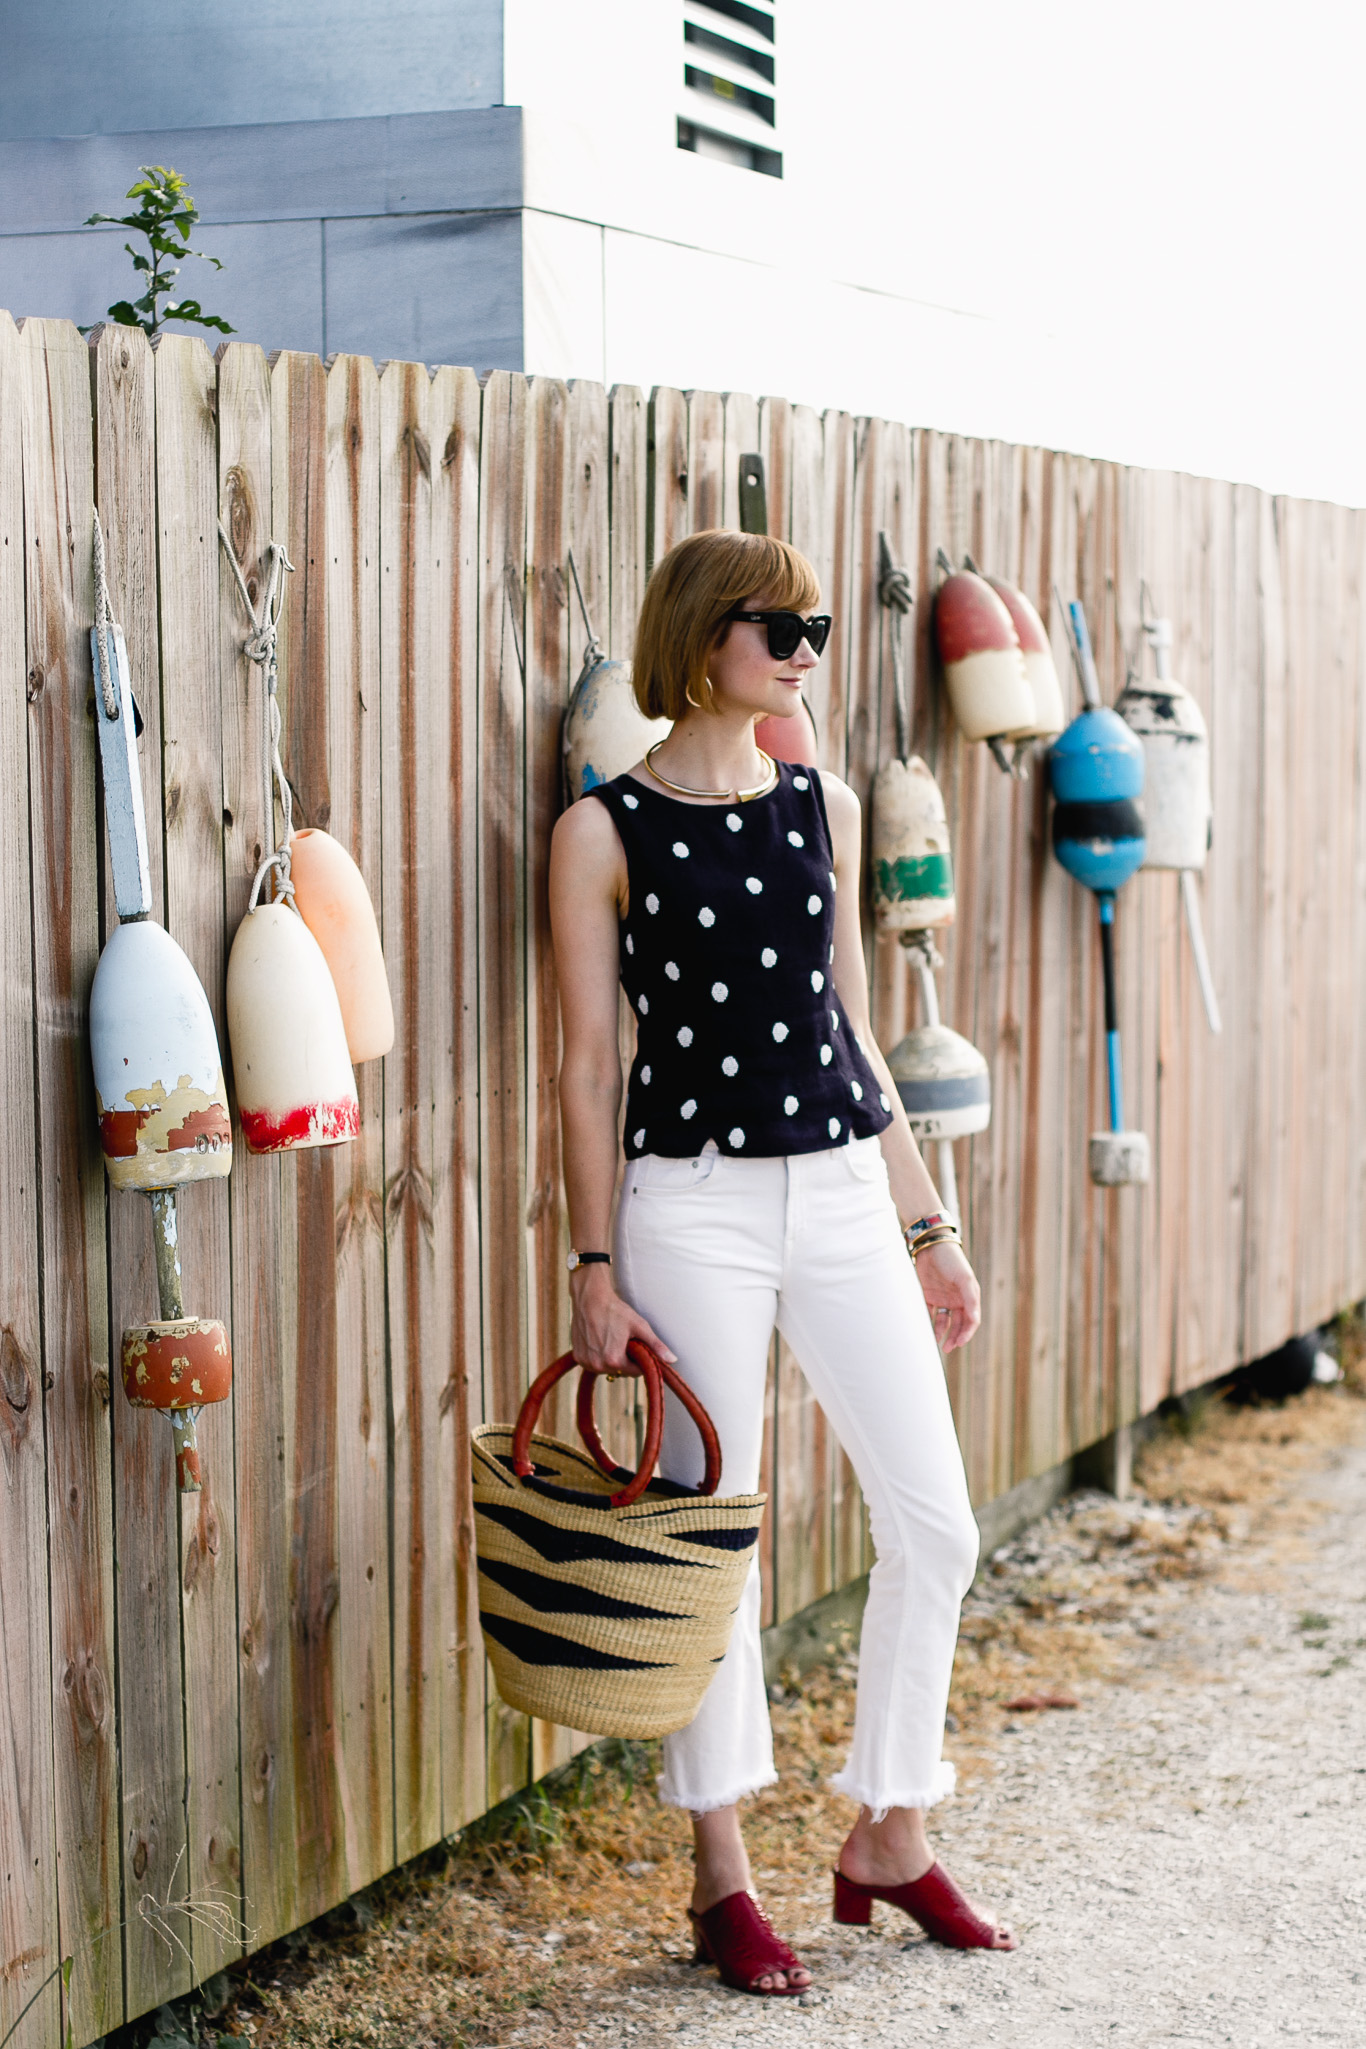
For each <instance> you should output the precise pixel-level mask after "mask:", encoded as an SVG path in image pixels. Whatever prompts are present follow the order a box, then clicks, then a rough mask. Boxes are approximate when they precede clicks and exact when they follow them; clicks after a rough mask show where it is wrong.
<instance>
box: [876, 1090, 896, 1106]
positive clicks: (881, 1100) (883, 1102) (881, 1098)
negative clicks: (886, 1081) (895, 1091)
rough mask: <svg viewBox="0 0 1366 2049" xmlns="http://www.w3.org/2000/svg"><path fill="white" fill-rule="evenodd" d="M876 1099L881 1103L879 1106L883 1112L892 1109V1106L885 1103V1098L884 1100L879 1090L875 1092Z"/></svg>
mask: <svg viewBox="0 0 1366 2049" xmlns="http://www.w3.org/2000/svg"><path fill="white" fill-rule="evenodd" d="M877 1099H878V1101H879V1102H880V1103H881V1105H882V1107H883V1109H884V1110H890V1109H891V1107H892V1106H891V1104H890V1103H889V1102H888V1101H887V1098H886V1096H884V1095H883V1093H882V1090H881V1089H879V1090H878V1092H877Z"/></svg>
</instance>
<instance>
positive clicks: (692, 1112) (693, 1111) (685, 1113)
mask: <svg viewBox="0 0 1366 2049" xmlns="http://www.w3.org/2000/svg"><path fill="white" fill-rule="evenodd" d="M678 1114H679V1116H680V1117H682V1118H683V1119H684V1121H685V1122H686V1121H687V1119H688V1118H689V1117H695V1116H696V1115H697V1105H696V1103H695V1102H694V1101H693V1099H692V1097H691V1096H689V1097H688V1100H687V1102H686V1103H680V1104H679V1106H678Z"/></svg>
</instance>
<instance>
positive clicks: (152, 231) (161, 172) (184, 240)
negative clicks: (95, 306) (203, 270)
mask: <svg viewBox="0 0 1366 2049" xmlns="http://www.w3.org/2000/svg"><path fill="white" fill-rule="evenodd" d="M139 169H140V170H141V172H142V176H141V178H139V180H138V182H137V184H136V185H134V186H133V187H132V188H131V190H130V191H129V192H128V193H127V194H126V195H125V196H126V197H127V198H129V199H136V200H137V201H138V210H137V212H136V213H124V214H116V213H92V214H91V216H90V218H89V220H88V221H87V222H86V224H85V225H86V226H87V227H88V228H93V227H97V226H101V225H103V224H105V223H107V224H108V225H109V226H111V227H115V228H128V229H131V231H132V232H133V233H134V234H135V235H142V236H144V237H145V238H146V241H147V253H146V254H145V255H144V253H143V252H142V250H140V249H135V248H134V247H133V244H132V243H131V242H125V243H124V245H123V246H124V248H125V249H126V250H127V251H128V254H129V255H130V256H131V257H132V259H133V268H134V269H135V270H136V271H139V272H140V273H141V275H142V277H143V278H144V279H145V280H146V285H147V289H146V291H145V292H144V293H143V295H142V297H141V298H140V299H120V300H118V301H117V303H116V304H115V305H113V306H111V307H110V308H109V315H108V317H109V319H110V320H112V321H114V322H116V324H117V325H118V326H120V327H140V328H141V329H142V330H143V333H144V334H159V333H160V332H161V329H162V326H163V325H164V323H165V322H166V321H168V320H182V321H186V322H189V323H190V324H191V325H193V326H195V327H216V328H217V329H218V331H219V333H220V334H235V333H236V332H237V330H236V328H233V327H230V326H229V325H228V323H227V321H226V320H220V319H219V318H218V316H217V314H214V313H206V312H205V311H204V309H203V307H202V306H201V305H200V303H199V301H198V299H172V298H170V297H168V294H169V292H170V290H171V286H172V284H173V283H174V281H175V279H176V277H177V276H178V275H179V272H180V265H181V263H182V262H183V261H184V259H185V258H186V257H187V256H193V257H195V258H196V259H197V260H198V261H199V262H201V263H211V264H212V265H213V267H214V269H215V270H221V269H222V268H223V266H222V264H221V263H220V262H219V260H218V258H217V257H216V256H206V255H205V253H204V251H203V250H202V249H192V248H191V247H190V230H191V229H192V228H193V227H194V225H195V223H196V221H197V220H198V219H199V209H198V207H197V206H196V205H195V203H194V200H193V199H192V198H191V197H190V193H189V188H188V187H187V185H186V183H185V180H184V179H183V178H182V177H181V175H180V173H179V171H173V170H172V169H171V168H170V166H169V165H167V164H142V165H140V166H139ZM163 300H164V301H165V304H164V305H163V304H162V301H163ZM83 331H84V332H86V333H88V332H89V330H88V329H85V330H83Z"/></svg>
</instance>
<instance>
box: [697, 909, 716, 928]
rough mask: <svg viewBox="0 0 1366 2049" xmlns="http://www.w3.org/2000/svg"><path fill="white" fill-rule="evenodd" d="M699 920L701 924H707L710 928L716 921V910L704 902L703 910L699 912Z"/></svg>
mask: <svg viewBox="0 0 1366 2049" xmlns="http://www.w3.org/2000/svg"><path fill="white" fill-rule="evenodd" d="M697 922H698V924H699V925H705V926H707V928H708V929H709V930H710V928H711V927H712V926H713V925H714V924H715V923H716V913H715V911H713V910H711V909H710V908H709V907H708V906H707V905H706V904H703V906H702V908H701V910H700V911H699V912H698V913H697Z"/></svg>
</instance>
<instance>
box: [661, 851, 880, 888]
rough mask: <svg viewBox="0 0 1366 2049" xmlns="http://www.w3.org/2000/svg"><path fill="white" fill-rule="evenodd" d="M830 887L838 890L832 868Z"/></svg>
mask: <svg viewBox="0 0 1366 2049" xmlns="http://www.w3.org/2000/svg"><path fill="white" fill-rule="evenodd" d="M674 852H675V853H677V852H678V849H677V847H675V848H674ZM830 887H831V888H832V889H838V888H839V884H838V882H836V880H835V871H834V869H833V868H832V869H831V870H830Z"/></svg>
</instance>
